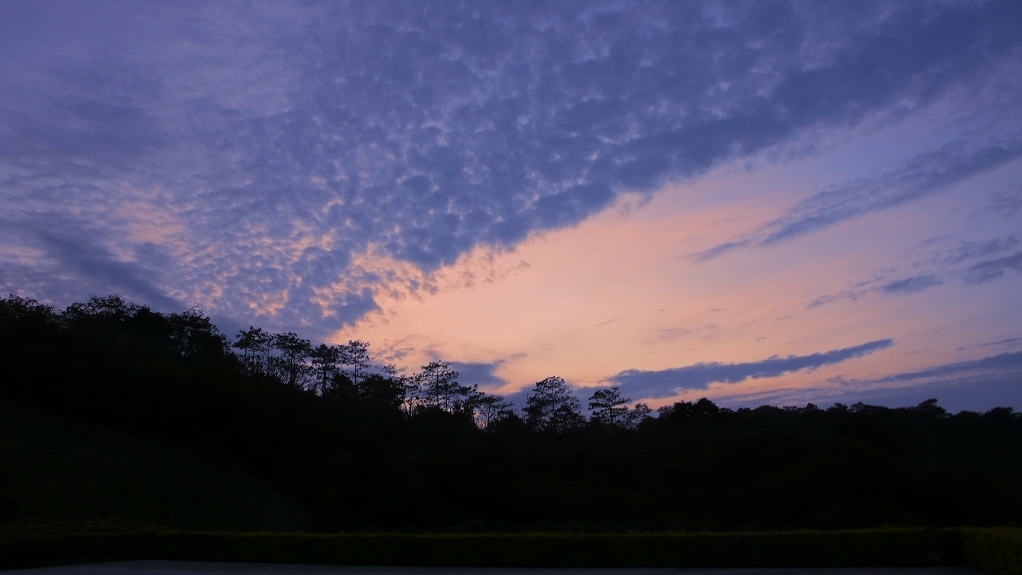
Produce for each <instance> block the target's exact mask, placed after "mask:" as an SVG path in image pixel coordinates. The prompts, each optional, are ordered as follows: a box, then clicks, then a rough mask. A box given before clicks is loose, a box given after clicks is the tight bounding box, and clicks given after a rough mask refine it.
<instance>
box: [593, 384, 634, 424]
mask: <svg viewBox="0 0 1022 575" xmlns="http://www.w3.org/2000/svg"><path fill="white" fill-rule="evenodd" d="M629 401H631V400H630V399H628V398H627V397H621V390H620V389H618V388H617V387H609V388H606V389H598V390H596V392H595V393H593V395H592V397H590V398H589V411H590V415H589V420H590V421H591V422H592V423H595V424H598V425H604V426H616V427H630V426H629V417H628V416H629V411H628V402H629Z"/></svg>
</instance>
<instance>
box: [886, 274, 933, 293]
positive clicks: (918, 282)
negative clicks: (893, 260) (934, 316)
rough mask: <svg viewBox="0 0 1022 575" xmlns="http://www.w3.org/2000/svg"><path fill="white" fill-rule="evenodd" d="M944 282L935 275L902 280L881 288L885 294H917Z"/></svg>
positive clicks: (890, 282) (888, 283)
mask: <svg viewBox="0 0 1022 575" xmlns="http://www.w3.org/2000/svg"><path fill="white" fill-rule="evenodd" d="M942 283H944V280H942V279H940V278H939V277H937V276H935V275H924V276H913V277H908V278H904V279H900V280H894V281H889V282H887V283H885V284H884V285H882V286H880V291H881V292H883V293H915V292H920V291H923V290H924V289H926V288H931V287H934V286H939V285H940V284H942Z"/></svg>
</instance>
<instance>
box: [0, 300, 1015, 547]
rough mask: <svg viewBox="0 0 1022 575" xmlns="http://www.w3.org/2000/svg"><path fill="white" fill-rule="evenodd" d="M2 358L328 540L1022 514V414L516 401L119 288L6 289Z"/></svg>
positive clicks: (38, 390)
mask: <svg viewBox="0 0 1022 575" xmlns="http://www.w3.org/2000/svg"><path fill="white" fill-rule="evenodd" d="M0 366H2V370H3V377H0V399H3V400H6V401H11V402H15V403H16V404H24V405H31V406H34V407H35V408H38V409H42V410H44V411H47V412H51V413H54V414H56V415H59V416H61V417H65V418H69V419H72V420H76V421H82V422H85V423H89V424H93V425H100V426H105V427H110V428H113V429H116V430H119V431H120V432H124V433H128V434H132V435H137V436H140V437H145V438H147V439H149V440H152V441H155V442H158V443H166V444H172V445H176V446H179V447H183V448H185V449H188V450H192V451H195V452H196V453H198V454H200V455H202V456H205V457H213V458H217V459H223V460H225V461H230V462H233V464H236V465H239V466H240V467H241V468H243V469H245V470H246V472H248V473H251V474H253V475H255V476H257V477H260V478H262V479H263V480H265V481H267V482H268V483H270V484H272V485H274V486H277V487H279V488H280V489H282V490H284V491H286V492H287V493H289V494H291V495H292V496H293V497H295V498H296V499H297V500H299V501H301V502H302V503H303V505H305V506H306V507H307V508H308V509H309V513H310V514H311V515H312V517H313V518H314V524H315V525H316V527H317V528H318V529H322V530H338V529H350V530H368V529H371V530H377V529H399V530H456V531H479V530H491V531H493V530H496V531H500V530H523V529H530V530H564V529H567V530H580V529H581V530H628V529H653V530H657V529H670V530H677V529H683V530H702V529H780V528H852V527H868V526H880V525H885V524H889V525H938V526H939V525H961V524H973V525H997V524H1006V523H1011V522H1016V523H1017V522H1019V521H1022V450H1020V449H1018V446H1019V445H1022V417H1020V414H1019V413H1018V412H1016V411H1014V410H1012V409H1011V408H1009V407H1002V408H995V409H991V410H988V411H987V412H985V413H973V412H960V413H957V414H951V413H948V412H947V411H945V410H944V409H943V408H941V407H940V406H939V405H938V404H937V403H936V401H933V400H931V401H927V402H923V403H922V404H920V405H917V406H914V407H909V408H897V409H892V408H885V407H880V406H871V405H864V404H855V405H851V406H844V405H841V404H836V405H834V406H833V407H830V408H827V409H820V408H817V407H816V406H813V405H812V404H809V405H806V406H804V407H788V408H779V407H773V406H759V407H756V408H741V409H735V410H731V409H727V408H724V407H720V406H717V405H715V404H714V403H713V402H712V401H709V400H707V399H702V400H699V401H695V402H676V403H674V404H673V405H669V406H665V407H662V408H660V409H659V410H657V411H655V412H653V411H651V410H650V409H649V408H648V407H647V406H645V405H643V404H641V403H640V404H635V405H632V404H631V402H630V401H629V400H628V399H627V398H625V397H622V396H621V394H620V391H619V390H617V389H615V388H604V389H599V390H596V391H595V392H594V393H592V394H591V396H590V397H589V398H588V400H587V402H586V403H585V405H584V406H585V407H586V408H588V409H586V410H583V403H582V401H580V400H579V398H577V397H575V395H574V394H573V393H572V390H571V388H570V387H569V386H568V385H567V384H566V383H565V381H564V380H563V379H561V378H558V377H549V378H546V379H544V380H542V381H540V382H537V383H536V384H534V385H533V386H532V387H531V388H530V389H529V391H528V393H527V394H526V398H525V401H524V404H523V405H521V406H518V407H516V406H512V405H511V404H510V402H508V401H507V400H506V398H502V397H500V396H498V395H493V394H488V393H484V392H481V391H480V390H479V389H478V388H476V387H475V386H471V385H464V384H462V383H460V382H459V374H458V373H457V371H456V370H454V369H452V368H451V365H450V364H448V363H446V362H443V361H440V360H437V361H433V362H430V363H428V364H426V365H424V366H421V368H420V370H419V371H417V372H416V373H413V374H405V373H402V372H400V371H399V370H397V369H395V368H394V367H393V366H388V365H380V364H379V363H377V362H375V361H374V360H373V357H372V354H371V353H370V348H369V344H367V343H366V342H363V341H358V340H352V341H349V342H347V343H345V344H342V345H326V344H323V345H316V346H313V345H312V344H311V342H309V341H308V340H305V339H303V338H301V337H300V336H298V335H297V334H294V333H283V334H274V333H270V332H268V331H265V330H261V329H259V328H255V327H250V328H249V329H246V330H241V331H240V332H239V333H238V334H237V335H236V336H235V337H234V338H228V337H227V336H225V335H224V334H222V333H221V332H220V331H219V329H218V328H217V327H216V325H214V324H213V322H212V321H211V320H210V319H209V318H207V317H206V316H205V315H204V314H203V313H202V312H200V311H199V310H197V309H192V310H188V311H185V312H180V313H160V312H156V311H154V310H152V309H150V308H148V307H146V306H142V305H136V304H131V303H128V302H126V301H124V300H123V299H122V298H119V297H116V296H111V297H104V298H92V299H90V300H89V301H87V302H83V303H75V304H72V305H70V306H68V307H67V308H65V309H63V310H56V309H53V308H52V307H50V306H46V305H43V304H40V303H39V302H36V301H33V300H29V299H23V298H19V297H16V296H8V297H6V298H3V299H0ZM586 412H588V414H587V413H586ZM0 456H2V454H0ZM0 459H2V457H0ZM0 463H2V461H0ZM0 520H2V518H0Z"/></svg>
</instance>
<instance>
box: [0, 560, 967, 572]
mask: <svg viewBox="0 0 1022 575" xmlns="http://www.w3.org/2000/svg"><path fill="white" fill-rule="evenodd" d="M129 573H144V574H145V575H178V574H180V575H186V574H187V575H202V574H205V573H209V574H221V573H250V574H252V575H256V574H263V573H265V574H267V575H270V574H284V573H315V574H321V575H334V574H336V575H477V574H478V575H979V573H980V572H979V571H976V570H974V569H970V568H968V567H859V568H793V569H647V568H631V569H628V568H623V569H622V568H610V569H608V568H566V569H554V568H505V567H381V566H367V565H287V564H283V565H282V564H272V563H215V562H208V561H122V562H116V563H93V564H89V565H63V566H60V567H43V568H39V569H19V570H13V571H5V572H4V575H128V574H129Z"/></svg>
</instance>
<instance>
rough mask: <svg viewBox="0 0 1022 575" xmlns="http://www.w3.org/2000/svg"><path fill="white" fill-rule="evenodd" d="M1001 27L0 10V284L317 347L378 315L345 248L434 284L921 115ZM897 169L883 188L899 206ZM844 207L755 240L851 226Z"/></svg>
mask: <svg viewBox="0 0 1022 575" xmlns="http://www.w3.org/2000/svg"><path fill="white" fill-rule="evenodd" d="M1020 21H1022V4H1020V3H1018V2H1015V1H1013V0H1004V1H992V2H983V3H975V2H964V3H955V2H949V3H939V4H924V3H884V2H878V3H838V4H826V5H825V4H819V3H809V4H805V3H798V2H792V3H784V2H774V3H749V4H744V5H738V6H727V5H720V4H717V3H712V4H707V5H705V6H703V5H698V4H694V3H677V2H673V3H672V2H668V3H661V4H657V3H648V2H606V3H601V2H586V3H579V4H571V3H556V4H550V5H544V4H538V3H537V4H527V5H512V4H502V3H493V4H455V3H446V2H439V3H428V2H412V3H403V2H384V3H372V4H361V3H352V4H338V3H315V2H312V3H302V4H295V5H285V4H269V5H252V4H247V3H246V4H227V3H216V4H196V5H184V4H169V3H164V4H136V5H132V6H131V9H124V6H123V5H122V4H120V3H102V2H97V3H72V4H66V5H64V4H36V3H31V4H5V5H4V6H3V7H2V8H0V22H5V23H6V24H2V25H0V26H2V27H0V36H3V37H4V38H6V39H5V40H0V43H2V44H0V46H2V47H3V49H4V50H5V53H8V54H11V55H12V56H16V57H9V58H4V59H3V60H4V61H3V62H2V63H0V83H2V85H3V86H5V89H4V91H3V92H2V94H0V193H2V195H3V199H4V202H3V206H2V207H0V218H2V219H3V220H4V221H9V222H16V223H19V225H18V226H12V227H9V228H8V229H7V230H5V231H4V232H3V233H2V234H0V256H2V257H0V278H2V279H0V288H3V289H7V290H16V289H24V286H32V287H31V289H32V290H33V291H34V293H32V294H29V295H34V296H37V297H42V298H44V299H50V300H65V301H66V300H67V299H70V298H79V297H84V296H86V295H89V293H78V292H76V291H75V286H82V287H79V288H78V289H79V290H80V291H81V290H85V289H86V288H87V289H88V290H89V292H91V293H95V292H96V291H115V292H117V291H119V292H122V293H123V292H129V291H130V292H133V293H137V294H139V296H140V297H142V298H145V299H148V300H152V302H161V303H166V302H168V301H180V302H183V303H184V304H193V303H198V304H201V305H203V306H204V307H205V308H206V309H207V311H210V312H212V313H214V314H218V315H221V316H231V317H237V318H244V319H246V320H247V319H253V320H254V319H255V318H256V317H258V318H259V321H260V322H262V323H264V324H268V325H270V326H271V327H277V328H295V329H298V328H301V329H303V330H305V331H306V332H309V331H316V332H318V333H320V334H322V333H326V332H329V331H330V330H332V329H334V328H336V327H338V326H340V325H341V324H344V323H349V322H351V321H353V320H355V319H357V318H358V317H360V316H361V315H363V314H364V313H366V312H367V311H369V310H372V309H375V308H376V303H375V301H374V299H373V295H372V294H373V291H372V290H373V289H375V287H376V286H378V285H379V284H380V283H381V282H386V281H387V278H386V274H382V275H381V274H379V273H370V272H368V271H366V270H364V269H362V268H361V267H360V266H359V265H358V264H357V263H356V261H357V258H358V256H359V255H360V254H365V253H367V252H372V253H376V254H380V255H383V256H387V257H390V258H394V259H397V260H402V261H406V262H410V263H412V264H414V265H415V266H417V267H418V268H419V269H421V270H424V271H429V270H433V269H435V268H436V267H438V266H440V265H443V264H445V263H450V262H452V261H454V260H455V259H456V258H457V257H458V256H459V255H460V254H463V253H465V252H466V251H467V250H470V249H472V248H473V247H475V246H478V245H489V246H495V247H510V246H514V245H515V244H516V243H518V242H520V241H521V240H523V239H524V238H526V237H527V236H528V234H529V233H530V232H533V231H537V230H544V229H552V228H559V227H563V226H570V225H573V224H576V223H578V222H579V221H581V220H582V219H584V218H586V217H587V216H589V215H591V214H593V213H595V212H597V211H599V210H601V209H603V208H605V207H606V206H608V205H609V204H610V203H611V202H613V201H614V199H615V197H616V196H617V195H618V194H620V193H622V192H625V191H638V192H645V193H652V192H653V191H654V190H656V189H657V188H658V187H660V186H661V185H662V184H663V183H665V182H667V181H671V180H676V179H679V178H686V177H693V176H697V175H699V174H700V173H702V172H704V171H705V170H707V169H709V168H710V167H712V166H713V165H715V164H717V163H720V162H723V161H727V160H731V159H735V158H741V157H744V156H748V155H750V154H755V153H758V152H761V151H763V150H767V149H769V148H772V147H777V146H784V145H785V143H786V142H789V141H791V140H793V139H797V137H798V136H799V135H800V134H803V133H805V132H807V131H812V130H816V129H818V128H820V127H838V128H841V127H848V126H854V125H856V124H858V123H859V122H861V121H863V120H864V119H866V118H870V117H874V116H876V115H877V114H878V113H883V112H884V111H889V110H895V109H898V110H904V109H906V107H907V108H908V109H913V108H916V107H920V106H925V105H926V104H927V103H929V102H932V101H934V100H935V99H937V98H939V97H940V96H941V94H943V93H945V92H946V91H947V90H948V89H950V87H953V86H957V85H961V84H962V83H963V82H974V83H983V82H985V81H986V80H985V78H986V77H987V75H989V74H992V73H993V71H994V70H996V69H998V66H1002V65H1003V63H1004V61H1006V60H1009V61H1010V60H1011V59H1012V58H1013V57H1014V56H1013V55H1014V54H1016V53H1017V50H1018V47H1019V45H1020V44H1022V34H1020V33H1019V30H1018V27H1019V26H1018V23H1019V22H1020ZM984 150H985V151H984ZM948 153H949V154H950V153H951V152H948ZM955 154H958V152H955ZM952 155H954V154H952ZM1017 155H1018V148H1017V147H1015V146H1014V144H1013V143H1012V142H1008V143H1006V144H1004V145H992V146H988V147H986V148H983V149H977V150H972V149H970V150H966V151H963V152H961V153H960V154H958V155H955V157H956V158H960V161H959V163H958V164H957V165H958V166H959V167H958V168H956V169H957V171H956V172H955V174H965V175H967V174H970V173H973V172H975V170H979V169H984V168H985V167H986V166H991V165H996V164H998V163H999V162H1003V161H1007V159H1006V158H1014V157H1016V156H1017ZM919 173H920V174H922V175H919V176H914V177H909V176H908V175H905V174H902V175H901V176H897V175H895V176H892V177H895V178H897V177H901V178H902V179H901V180H899V181H900V182H904V183H905V185H903V186H900V187H899V189H903V190H907V192H906V193H907V194H909V195H912V194H917V193H920V192H917V191H914V190H918V189H922V188H925V187H926V186H928V185H930V184H931V183H932V182H930V181H929V180H928V179H927V178H929V177H930V176H927V175H926V174H928V173H929V172H926V170H922V172H919ZM955 174H952V175H951V176H948V177H949V178H950V179H954V178H955V177H958V176H956V175H955ZM933 177H937V176H933ZM905 178H908V179H907V180H906V179H905ZM913 178H914V179H913ZM853 188H854V186H853ZM858 190H859V188H854V189H852V188H849V189H848V190H845V191H841V192H840V193H839V194H837V195H835V193H836V192H835V191H833V190H831V191H829V192H827V194H824V195H821V196H820V197H818V198H815V199H812V200H811V201H809V202H808V203H806V204H805V205H802V206H800V207H798V209H796V210H795V211H794V212H792V213H791V214H789V216H788V217H786V218H785V219H784V220H783V221H778V222H775V223H774V225H773V226H772V227H771V229H770V230H766V231H765V232H764V235H762V236H761V237H760V238H759V240H760V241H767V242H770V241H774V240H777V239H780V238H783V237H786V236H789V235H791V234H796V233H801V232H802V231H804V230H807V229H810V228H812V227H813V226H816V225H818V224H819V223H820V222H824V223H826V222H832V221H837V220H840V219H841V218H844V217H846V216H847V214H849V213H856V212H861V211H862V210H869V209H872V208H871V207H870V206H872V205H873V204H870V203H869V201H867V200H861V201H860V200H858V199H854V198H858V197H860V196H861V195H862V194H861V193H860V191H858ZM831 192H834V193H831ZM838 195H840V196H841V198H844V199H841V198H838V197H837V196H838ZM866 196H869V197H872V196H871V195H870V194H866ZM848 198H853V199H851V200H849V199H848ZM870 201H871V200H870ZM879 201H880V204H884V203H885V202H887V203H889V202H898V201H900V200H899V199H898V198H895V197H892V198H888V199H882V200H879ZM880 204H876V205H880ZM78 240H82V241H85V242H86V243H85V244H82V245H89V246H93V247H91V248H90V249H89V250H87V251H80V253H79V252H76V251H75V250H73V249H70V248H69V247H68V246H70V245H72V243H73V242H75V241H78ZM61 246H63V247H61ZM76 254H77V255H76ZM154 254H156V255H158V256H159V257H160V258H161V260H160V264H159V265H153V261H152V258H153V257H154V256H153V255H154ZM76 258H77V259H76ZM1007 265H1008V266H1009V267H1010V265H1012V263H1011V262H1007ZM991 273H996V271H994V272H989V273H988V272H986V271H985V270H977V274H979V275H978V277H984V278H985V277H988V276H989V275H990V274H991ZM983 274H986V275H983ZM58 278H63V279H61V280H60V281H58ZM65 280H66V281H65ZM161 298H167V299H161ZM310 335H315V334H310Z"/></svg>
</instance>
